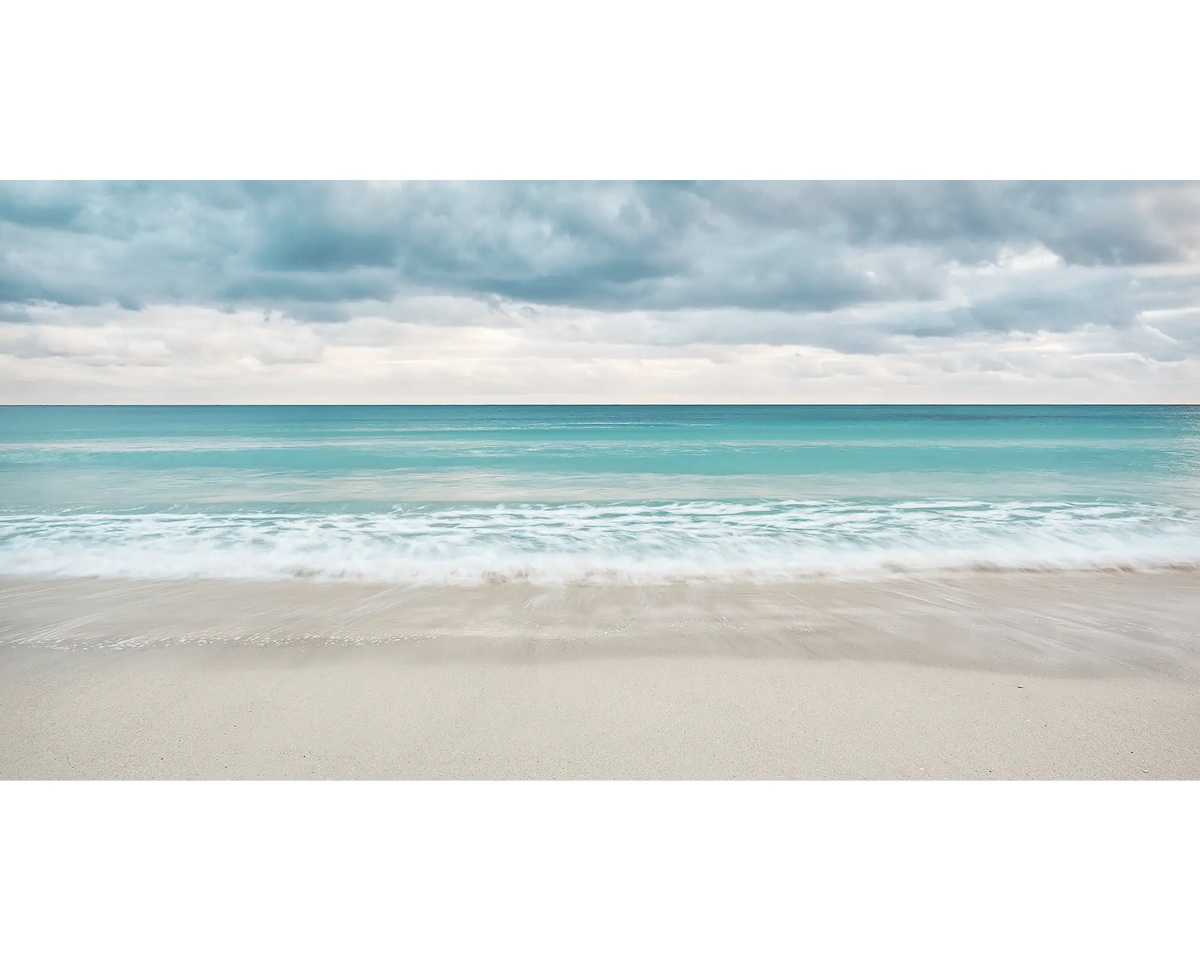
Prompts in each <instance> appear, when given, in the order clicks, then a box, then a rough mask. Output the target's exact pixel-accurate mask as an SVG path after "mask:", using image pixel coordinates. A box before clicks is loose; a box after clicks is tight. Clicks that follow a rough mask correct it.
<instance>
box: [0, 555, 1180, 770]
mask: <svg viewBox="0 0 1200 960" xmlns="http://www.w3.org/2000/svg"><path fill="white" fill-rule="evenodd" d="M1196 587H1197V582H1196V578H1195V575H1194V574H1188V573H1180V574H1161V575H1141V574H1089V575H1078V576H1064V575H1057V576H1054V577H1042V576H1033V575H1020V576H1007V575H980V576H975V577H967V578H960V579H957V580H954V581H942V582H933V581H930V582H912V581H887V582H877V583H861V584H851V583H844V582H840V583H818V582H814V583H808V584H803V585H791V586H786V587H784V586H779V587H750V586H746V587H740V588H734V587H722V588H715V587H710V588H707V589H705V590H695V589H691V588H643V589H635V588H627V589H615V588H612V589H606V590H601V591H596V590H590V591H589V590H583V589H580V590H576V589H568V590H562V591H539V590H535V589H533V588H525V587H518V586H513V585H505V586H498V587H489V588H477V589H466V588H462V589H457V590H453V589H445V590H422V591H411V590H400V589H397V588H394V587H393V588H385V587H370V586H365V585H349V584H299V583H286V584H252V583H244V582H230V583H215V582H212V583H145V582H132V581H131V582H125V583H122V582H118V581H42V582H35V581H23V580H17V579H9V580H4V581H0V776H2V777H5V778H227V777H229V778H248V777H266V778H290V777H305V778H324V777H334V778H389V779H390V778H572V777H582V778H721V779H726V778H777V777H787V778H905V779H907V778H936V777H951V778H989V777H994V778H1025V777H1036V778H1185V779H1194V778H1197V777H1200V709H1197V704H1200V679H1198V678H1200V671H1198V669H1197V667H1198V664H1200V653H1198V650H1200V638H1198V636H1197V633H1198V631H1200V599H1198V598H1200V590H1197V589H1196Z"/></svg>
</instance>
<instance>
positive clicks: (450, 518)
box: [0, 406, 1200, 583]
mask: <svg viewBox="0 0 1200 960" xmlns="http://www.w3.org/2000/svg"><path fill="white" fill-rule="evenodd" d="M1196 564H1200V407H1197V406H1138V407H1099V406H1080V407H1064V406H1019V407H999V406H819V407H808V406H680V407H664V406H644V407H640V406H573V407H547V406H536V407H519V406H511V407H502V406H485V407H462V406H460V407H0V573H2V574H9V575H13V574H15V575H31V576H110V577H145V578H160V577H249V578H290V577H316V578H355V579H365V580H378V581H395V582H411V583H424V582H435V583H449V582H479V581H494V580H509V579H520V580H530V581H533V582H545V583H563V582H578V581H582V582H613V581H616V582H662V581H679V580H684V581H687V580H714V579H715V580H722V579H754V580H759V579H772V580H774V579H787V578H793V577H806V576H813V575H853V576H861V575H870V574H875V573H886V572H891V571H929V570H952V569H971V568H991V569H1045V570H1054V569H1082V568H1088V567H1112V566H1122V567H1145V568H1156V567H1164V566H1180V565H1185V566H1192V565H1196Z"/></svg>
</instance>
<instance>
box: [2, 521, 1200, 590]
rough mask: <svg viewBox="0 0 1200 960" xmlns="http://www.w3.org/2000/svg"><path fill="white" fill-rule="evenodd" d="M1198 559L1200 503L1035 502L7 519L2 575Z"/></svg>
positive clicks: (764, 573) (792, 570)
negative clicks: (1194, 507) (1188, 506)
mask: <svg viewBox="0 0 1200 960" xmlns="http://www.w3.org/2000/svg"><path fill="white" fill-rule="evenodd" d="M1196 564H1200V512H1197V511H1190V510H1185V509H1182V508H1177V507H1166V506H1154V505H1138V504H1119V503H1095V502H1092V503H1067V502H1052V501H1042V502H1034V501H1024V502H1003V503H984V502H980V501H951V500H936V501H934V500H930V501H906V502H903V503H871V502H839V501H825V502H815V501H755V502H739V503H731V502H726V501H715V500H699V501H688V502H682V501H680V502H671V503H644V502H643V503H622V504H601V503H594V504H587V503H575V504H552V505H528V504H526V505H495V506H478V505H470V506H457V507H441V508H415V509H408V510H397V511H395V512H391V513H375V514H301V513H295V514H276V513H236V514H224V515H212V514H172V513H153V514H141V515H130V514H98V513H91V514H58V515H25V516H11V515H10V516H4V517H0V573H3V574H8V575H27V576H41V577H46V576H50V577H133V578H148V579H163V578H170V579H190V578H235V579H247V578H248V579H287V578H295V577H315V578H322V579H337V578H348V579H356V580H366V581H383V582H399V583H414V584H418V583H426V584H432V583H478V582H487V581H491V580H523V581H530V582H534V583H544V584H561V583H569V582H590V583H648V584H649V583H663V582H674V581H693V580H714V579H715V580H761V581H767V580H786V579H793V578H797V577H807V576H818V575H832V576H862V575H874V574H879V573H887V572H890V571H934V570H954V569H970V568H994V569H1025V570H1029V569H1044V570H1055V569H1059V570H1067V569H1088V568H1096V567H1135V568H1148V569H1152V568H1160V567H1165V566H1180V565H1186V566H1190V565H1196Z"/></svg>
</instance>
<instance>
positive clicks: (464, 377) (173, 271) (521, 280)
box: [0, 182, 1200, 403]
mask: <svg viewBox="0 0 1200 960" xmlns="http://www.w3.org/2000/svg"><path fill="white" fill-rule="evenodd" d="M0 401H3V402H8V403H22V402H26V403H126V402H135V403H171V402H189V403H190V402H201V403H238V402H245V403H260V402H281V403H291V402H311V403H321V402H331V403H354V402H378V403H426V402H448V403H469V402H522V401H528V402H554V401H563V402H572V401H576V402H592V401H599V402H656V401H663V402H672V401H679V402H703V401H713V402H743V401H744V402H755V401H760V402H858V401H863V402H871V401H877V402H938V401H948V402H956V401H957V402H972V401H978V402H990V401H1000V402H1018V403H1034V402H1040V401H1045V402H1055V401H1078V402H1105V401H1112V402H1156V401H1161V402H1200V185H1198V184H1195V183H1190V184H1168V183H1152V184H1135V183H1117V184H1101V183H1008V184H1002V183H980V184H970V183H728V182H722V183H690V182H689V183H648V184H647V183H643V184H636V183H635V184H627V183H619V184H617V183H565V184H555V183H471V184H449V183H384V184H367V183H347V184H338V183H319V184H313V183H282V184H264V183H252V184H238V183H215V184H165V183H153V184H126V183H100V184H85V183H62V184H34V183H20V182H8V183H4V184H0Z"/></svg>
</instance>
